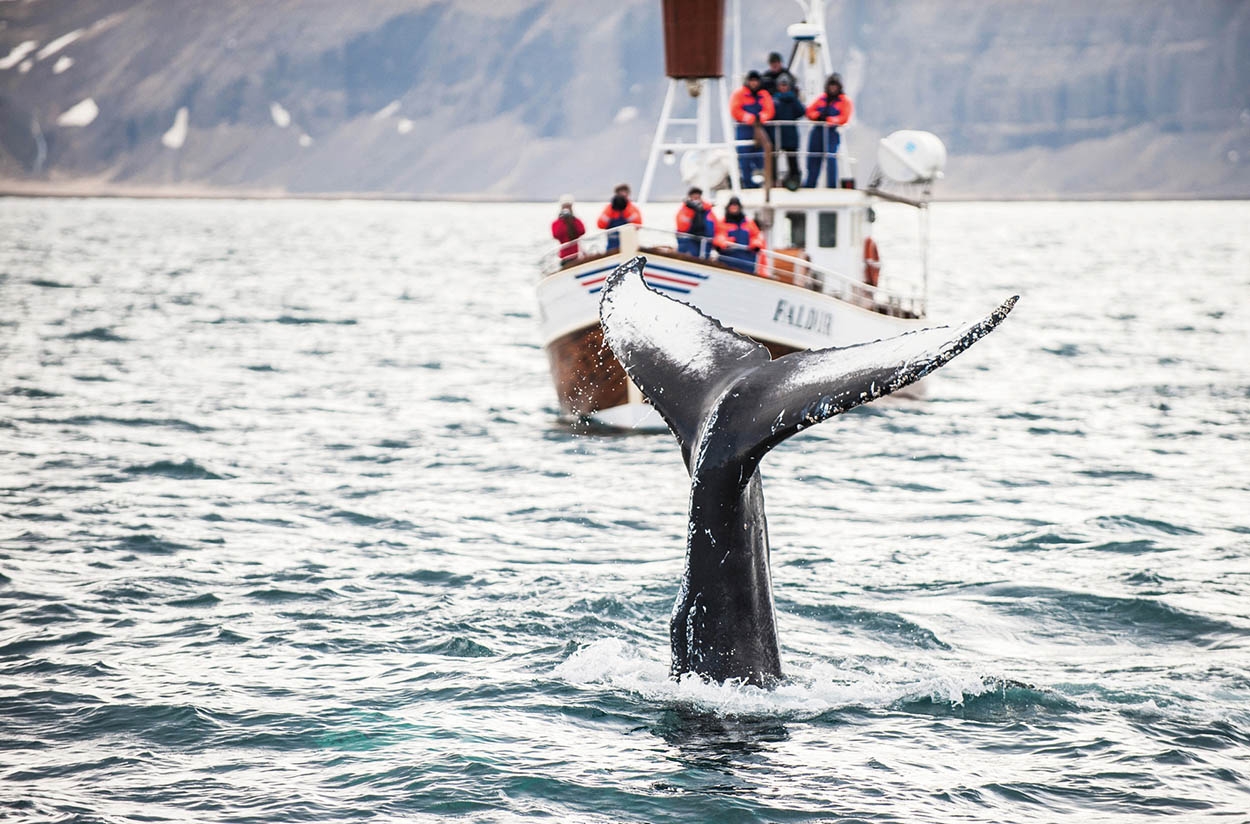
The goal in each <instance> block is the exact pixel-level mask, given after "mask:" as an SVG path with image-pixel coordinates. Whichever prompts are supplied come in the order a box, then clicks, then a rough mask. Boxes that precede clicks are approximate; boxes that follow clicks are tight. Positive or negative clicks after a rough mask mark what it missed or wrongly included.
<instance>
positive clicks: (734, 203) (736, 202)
mask: <svg viewBox="0 0 1250 824" xmlns="http://www.w3.org/2000/svg"><path fill="white" fill-rule="evenodd" d="M741 205H742V201H741V200H739V199H738V196H737V195H734V196H733V197H731V198H729V202H728V203H726V204H725V208H726V209H728V208H729V207H730V206H741Z"/></svg>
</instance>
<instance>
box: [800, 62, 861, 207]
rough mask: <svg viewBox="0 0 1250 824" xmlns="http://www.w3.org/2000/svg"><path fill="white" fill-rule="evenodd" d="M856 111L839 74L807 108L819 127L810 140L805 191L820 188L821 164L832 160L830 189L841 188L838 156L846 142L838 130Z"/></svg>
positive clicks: (829, 173)
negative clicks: (842, 141) (840, 147)
mask: <svg viewBox="0 0 1250 824" xmlns="http://www.w3.org/2000/svg"><path fill="white" fill-rule="evenodd" d="M854 108H855V107H854V106H852V105H851V98H849V97H847V95H846V93H845V92H844V91H843V90H842V76H841V75H839V74H837V73H836V72H835V73H834V74H831V75H829V79H828V80H826V81H825V93H824V94H822V95H820V96H819V97H817V98H816V99H815V100H813V101H812V102H811V104H810V105H809V106H808V107H807V116H808V118H809V119H810V120H815V121H816V123H817V125H815V126H813V127H812V131H811V134H809V135H808V138H807V177H806V178H805V179H804V180H803V186H804V187H805V188H808V189H814V188H816V184H817V183H818V182H819V181H820V164H821V162H822V161H823V160H825V158H828V159H829V171H828V172H827V177H826V180H827V181H828V185H829V188H831V189H834V188H837V185H838V160H837V157H836V156H835V155H836V154H837V151H838V144H839V143H840V142H841V140H842V138H841V137H840V136H839V135H838V127H839V126H845V125H846V123H847V121H849V120H850V119H851V112H852V111H854Z"/></svg>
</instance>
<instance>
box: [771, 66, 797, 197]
mask: <svg viewBox="0 0 1250 824" xmlns="http://www.w3.org/2000/svg"><path fill="white" fill-rule="evenodd" d="M775 82H776V84H777V92H776V94H774V95H773V112H774V116H775V118H776V119H777V120H802V119H803V115H804V109H803V101H802V100H800V99H799V94H798V92H797V91H795V89H794V78H793V77H791V76H790V73H789V72H787V71H783V72H781V74H779V75H777V78H776V81H775ZM769 136H770V137H771V138H772V141H773V149H775V150H776V152H777V153H776V154H775V155H774V156H773V157H774V158H775V159H774V160H773V173H774V174H775V175H777V177H780V176H781V155H782V153H783V152H784V153H785V155H786V184H787V186H788V187H789V188H790V189H792V190H793V189H797V188H799V179H800V177H801V176H802V172H800V171H799V127H798V126H793V125H791V126H773V127H772V129H771V134H770V135H769ZM791 181H793V182H792V183H791Z"/></svg>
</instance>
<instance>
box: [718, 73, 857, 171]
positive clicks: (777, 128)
mask: <svg viewBox="0 0 1250 824" xmlns="http://www.w3.org/2000/svg"><path fill="white" fill-rule="evenodd" d="M853 110H854V106H853V105H852V103H851V98H850V97H849V96H847V94H846V91H845V90H844V89H843V87H842V76H841V75H839V74H837V73H836V72H835V73H834V74H831V75H829V78H828V79H827V80H826V81H825V89H824V91H823V92H822V93H821V94H819V95H817V96H816V97H815V98H814V99H813V100H812V101H811V102H810V103H808V104H807V106H804V105H803V99H802V97H800V95H799V88H798V84H797V83H795V80H794V76H793V75H792V74H790V72H789V71H788V70H787V69H786V68H785V66H784V65H783V63H782V60H781V55H780V54H778V53H777V52H773V53H772V54H770V55H768V69H767V70H766V71H764V72H763V73H761V72H757V71H754V70H752V71H749V72H747V76H746V80H745V81H744V82H743V84H742V86H741V87H739V88H738V89H737V90H735V91H734V93H733V96H732V97H730V98H729V111H730V113H731V114H732V115H733V117H734V120H736V121H738V127H737V132H736V134H735V135H734V136H735V138H736V139H737V140H739V141H743V140H750V141H752V145H739V146H738V169H739V171H740V172H741V175H742V185H743V187H745V188H754V187H757V186H759V185H760V182H758V180H757V175H758V174H759V173H760V172H761V171H762V170H763V168H764V152H763V149H762V147H761V146H759V145H755V141H756V137H757V136H756V134H755V128H756V125H757V124H758V125H759V126H761V127H763V130H764V133H765V134H766V135H767V136H768V139H769V140H770V141H771V143H772V146H773V150H774V152H775V154H774V161H773V172H774V175H775V176H776V177H778V178H779V179H780V175H779V174H778V172H779V170H780V162H781V157H782V155H783V154H784V155H785V157H786V163H787V172H786V179H787V180H789V181H791V182H792V183H793V185H794V186H795V187H797V185H798V178H799V174H800V173H799V155H798V151H799V130H798V126H797V125H796V121H799V120H802V119H804V118H806V119H808V120H811V121H812V122H813V125H812V129H811V131H810V132H809V133H808V137H807V174H806V176H804V177H803V182H802V185H803V186H804V187H805V188H809V189H811V188H815V187H816V185H817V183H819V181H820V167H821V166H822V165H825V166H826V168H827V172H826V175H827V176H826V178H825V179H826V181H827V184H826V185H828V186H829V187H831V188H832V187H836V186H837V185H838V160H837V151H838V145H839V144H840V143H841V137H840V136H839V134H838V127H839V126H845V125H846V124H847V123H848V122H849V121H850V119H851V113H852V111H853ZM774 121H777V123H774V125H772V126H766V125H765V124H767V123H770V122H774ZM826 159H827V160H828V162H827V163H826V162H825V161H826Z"/></svg>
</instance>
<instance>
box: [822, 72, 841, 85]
mask: <svg viewBox="0 0 1250 824" xmlns="http://www.w3.org/2000/svg"><path fill="white" fill-rule="evenodd" d="M830 83H837V84H838V85H839V86H841V85H842V75H840V74H838V73H837V72H834V73H833V74H831V75H829V79H828V80H826V81H825V85H826V86H828V85H829V84H830Z"/></svg>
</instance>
